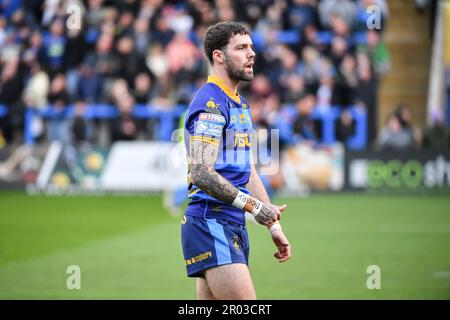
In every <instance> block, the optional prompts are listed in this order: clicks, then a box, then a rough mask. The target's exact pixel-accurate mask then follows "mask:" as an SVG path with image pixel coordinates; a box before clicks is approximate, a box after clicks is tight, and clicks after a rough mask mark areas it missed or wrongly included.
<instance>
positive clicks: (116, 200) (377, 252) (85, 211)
mask: <svg viewBox="0 0 450 320" xmlns="http://www.w3.org/2000/svg"><path fill="white" fill-rule="evenodd" d="M274 202H275V203H277V204H282V203H287V204H288V209H287V210H286V213H285V214H284V215H283V218H282V222H283V229H284V230H285V233H286V234H287V236H288V237H289V240H290V241H291V245H292V250H293V252H292V258H291V260H289V261H288V262H286V263H282V264H280V263H278V262H276V260H275V259H274V258H273V256H272V255H273V253H274V251H275V249H274V246H273V244H272V242H271V239H270V236H269V232H268V231H267V230H265V229H264V228H262V227H260V226H257V225H253V224H250V225H249V235H250V242H251V243H250V245H251V250H250V269H251V272H252V276H253V280H254V283H255V287H256V292H257V296H258V298H260V299H450V198H449V197H445V196H428V197H426V196H416V197H408V196H374V195H361V194H339V195H313V196H311V197H309V198H286V199H276V200H275V201H274ZM179 221H180V219H179V218H177V219H175V218H172V217H170V216H169V215H168V214H167V213H166V212H165V210H164V209H163V206H162V200H161V197H159V196H104V197H93V196H91V197H89V196H80V197H46V196H33V197H29V196H27V195H25V194H24V193H19V192H1V193H0V299H195V285H194V280H193V279H188V278H187V277H186V275H185V267H184V260H183V257H182V253H181V245H180V222H179ZM69 265H78V266H79V267H80V268H81V289H80V290H69V289H67V287H66V280H67V277H69V274H67V273H66V270H67V267H68V266H69ZM370 265H377V266H379V267H380V270H381V289H379V290H377V289H373V290H369V289H368V288H367V286H366V282H367V278H368V277H369V276H370V274H368V273H367V267H368V266H370Z"/></svg>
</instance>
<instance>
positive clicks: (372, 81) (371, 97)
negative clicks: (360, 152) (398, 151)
mask: <svg viewBox="0 0 450 320" xmlns="http://www.w3.org/2000/svg"><path fill="white" fill-rule="evenodd" d="M357 65H358V69H357V70H358V87H357V89H356V99H357V100H359V101H360V102H361V103H362V104H363V105H364V106H365V108H366V110H367V137H368V141H369V144H370V143H372V142H373V141H374V140H375V139H376V136H377V117H378V102H377V91H378V81H377V79H376V78H375V77H374V75H373V70H372V66H371V65H370V60H369V57H368V56H367V55H366V54H364V53H358V56H357Z"/></svg>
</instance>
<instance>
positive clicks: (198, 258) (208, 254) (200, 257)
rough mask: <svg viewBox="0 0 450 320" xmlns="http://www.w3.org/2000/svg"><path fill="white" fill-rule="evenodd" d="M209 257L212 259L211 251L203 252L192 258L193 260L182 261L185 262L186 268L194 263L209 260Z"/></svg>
mask: <svg viewBox="0 0 450 320" xmlns="http://www.w3.org/2000/svg"><path fill="white" fill-rule="evenodd" d="M211 257H212V252H211V251H208V252H205V253H201V254H199V255H198V256H195V257H193V258H190V259H186V260H184V262H185V264H186V265H187V266H189V265H191V264H194V263H197V262H200V261H203V260H205V259H208V258H211Z"/></svg>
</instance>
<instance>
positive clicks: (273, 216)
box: [255, 204, 278, 225]
mask: <svg viewBox="0 0 450 320" xmlns="http://www.w3.org/2000/svg"><path fill="white" fill-rule="evenodd" d="M277 219H278V212H277V211H276V209H275V208H274V207H273V206H271V205H267V204H264V205H263V207H262V209H261V212H260V213H259V214H258V215H257V216H256V217H255V220H256V222H258V223H259V224H262V225H268V224H269V223H272V222H274V221H276V220H277Z"/></svg>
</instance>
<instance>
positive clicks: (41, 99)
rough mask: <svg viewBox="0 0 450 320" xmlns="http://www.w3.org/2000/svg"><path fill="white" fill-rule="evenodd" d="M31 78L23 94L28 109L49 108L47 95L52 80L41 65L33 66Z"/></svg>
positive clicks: (35, 64)
mask: <svg viewBox="0 0 450 320" xmlns="http://www.w3.org/2000/svg"><path fill="white" fill-rule="evenodd" d="M30 71H31V74H30V78H29V80H28V82H27V84H26V86H25V89H24V92H23V99H24V101H25V104H26V105H27V106H28V107H31V108H35V109H43V108H45V107H46V106H47V94H48V90H49V86H50V79H49V77H48V75H47V73H45V71H44V70H42V68H41V65H40V64H39V63H34V64H32V65H31V69H30Z"/></svg>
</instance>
